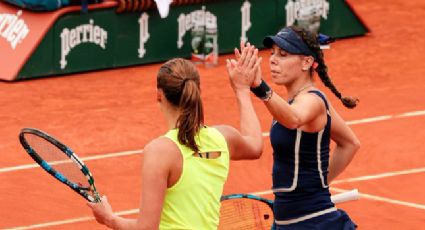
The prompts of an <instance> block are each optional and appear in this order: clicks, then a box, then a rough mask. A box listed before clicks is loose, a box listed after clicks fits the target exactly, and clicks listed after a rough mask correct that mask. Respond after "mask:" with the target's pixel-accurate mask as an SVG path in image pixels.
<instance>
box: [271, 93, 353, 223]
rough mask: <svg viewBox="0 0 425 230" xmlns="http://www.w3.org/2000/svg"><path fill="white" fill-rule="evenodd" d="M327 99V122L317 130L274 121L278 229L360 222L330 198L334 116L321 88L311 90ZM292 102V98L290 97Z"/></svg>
mask: <svg viewBox="0 0 425 230" xmlns="http://www.w3.org/2000/svg"><path fill="white" fill-rule="evenodd" d="M308 93H314V94H316V95H317V96H319V97H320V98H321V99H322V100H323V101H324V103H325V106H326V110H327V122H326V126H325V128H324V129H322V130H321V131H319V132H316V133H310V132H304V131H302V130H300V129H288V128H286V127H285V126H283V125H281V124H280V123H279V122H277V121H275V120H274V121H273V125H272V127H271V130H270V141H271V144H272V147H273V158H274V161H273V162H274V163H273V189H277V191H275V193H274V194H275V201H274V207H273V209H274V215H275V226H274V228H275V229H277V230H287V229H297V230H302V229H308V230H313V229H318V230H351V229H355V228H356V225H355V224H354V223H353V222H352V221H351V219H350V217H349V216H348V215H347V214H346V213H345V212H344V211H343V210H340V209H337V208H336V207H335V205H334V204H333V203H332V201H331V199H330V193H329V186H328V183H327V176H328V166H329V143H330V129H331V116H330V112H329V106H328V102H327V101H326V98H325V97H324V95H323V94H322V93H321V92H320V91H316V90H314V91H309V92H308ZM289 103H290V104H291V103H292V101H289Z"/></svg>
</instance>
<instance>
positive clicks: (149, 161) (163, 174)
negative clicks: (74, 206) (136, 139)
mask: <svg viewBox="0 0 425 230" xmlns="http://www.w3.org/2000/svg"><path fill="white" fill-rule="evenodd" d="M170 146H171V142H170V141H168V142H167V140H165V139H164V138H158V139H156V140H154V141H152V142H151V143H150V144H148V145H146V146H145V148H144V150H143V156H144V158H143V169H142V181H143V188H142V195H141V204H140V212H139V216H138V218H137V219H127V218H123V217H119V216H117V215H116V214H114V213H113V212H112V208H111V206H110V205H109V203H108V201H107V199H105V198H103V199H102V202H101V203H97V204H93V203H89V206H90V207H91V208H92V209H93V213H94V215H95V217H96V220H97V221H98V222H99V223H101V224H104V225H106V226H108V227H109V228H112V229H117V230H132V229H138V230H143V229H158V228H159V222H160V217H161V212H162V206H163V202H164V197H165V192H166V189H167V182H168V175H169V172H170V168H171V165H172V164H175V162H176V160H177V161H178V159H177V158H176V157H175V156H174V155H176V156H178V155H177V154H173V151H172V149H171V148H172V147H170ZM158 158H160V160H159V159H158Z"/></svg>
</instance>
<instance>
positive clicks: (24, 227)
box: [2, 209, 139, 230]
mask: <svg viewBox="0 0 425 230" xmlns="http://www.w3.org/2000/svg"><path fill="white" fill-rule="evenodd" d="M136 213H139V209H130V210H126V211H121V212H116V213H115V214H117V215H119V216H123V215H130V214H136ZM92 220H94V217H81V218H75V219H68V220H59V221H53V222H47V223H42V224H33V225H28V226H21V227H13V228H4V229H2V230H25V229H36V228H44V227H51V226H58V225H64V224H73V223H78V222H84V221H92Z"/></svg>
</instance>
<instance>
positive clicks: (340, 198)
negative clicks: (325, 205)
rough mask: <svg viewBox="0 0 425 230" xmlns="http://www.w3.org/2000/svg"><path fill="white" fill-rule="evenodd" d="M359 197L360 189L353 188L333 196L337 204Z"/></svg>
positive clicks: (332, 198)
mask: <svg viewBox="0 0 425 230" xmlns="http://www.w3.org/2000/svg"><path fill="white" fill-rule="evenodd" d="M359 198H360V195H359V190H358V189H353V190H351V191H348V192H343V193H340V194H336V195H333V196H331V200H332V202H333V203H335V204H338V203H343V202H347V201H353V200H358V199H359Z"/></svg>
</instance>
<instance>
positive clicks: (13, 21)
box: [0, 10, 30, 49]
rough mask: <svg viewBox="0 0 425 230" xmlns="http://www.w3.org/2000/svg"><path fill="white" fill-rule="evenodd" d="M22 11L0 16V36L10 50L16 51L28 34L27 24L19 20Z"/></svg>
mask: <svg viewBox="0 0 425 230" xmlns="http://www.w3.org/2000/svg"><path fill="white" fill-rule="evenodd" d="M21 15H22V10H19V11H18V12H17V13H16V15H15V14H0V36H1V37H3V38H5V39H6V40H7V41H8V42H9V43H10V46H11V47H12V49H16V46H18V44H19V43H21V42H22V41H23V40H24V39H25V38H26V37H27V35H28V33H29V32H30V30H29V28H28V26H27V24H26V23H25V21H24V20H23V19H21V18H19V17H20V16H21Z"/></svg>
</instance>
